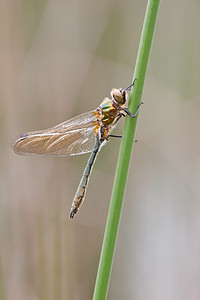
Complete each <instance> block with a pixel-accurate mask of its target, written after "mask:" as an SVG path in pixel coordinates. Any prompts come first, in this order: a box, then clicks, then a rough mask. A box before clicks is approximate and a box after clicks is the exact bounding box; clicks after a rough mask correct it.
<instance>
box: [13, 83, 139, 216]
mask: <svg viewBox="0 0 200 300" xmlns="http://www.w3.org/2000/svg"><path fill="white" fill-rule="evenodd" d="M135 80H136V79H135ZM135 80H134V81H133V83H132V84H131V85H129V86H128V87H127V88H125V89H122V88H119V89H116V88H113V89H112V90H111V92H110V94H111V99H109V98H107V97H106V98H105V99H104V100H103V102H102V103H101V104H100V105H99V107H98V108H97V109H95V110H92V111H90V112H86V113H83V114H80V115H78V116H76V117H74V118H72V119H70V120H68V121H66V122H64V123H61V124H59V125H56V126H54V127H52V128H48V129H45V130H39V131H32V132H27V133H22V134H20V135H19V136H18V137H17V138H16V139H15V140H14V142H13V144H12V147H13V150H14V152H15V153H17V154H20V155H42V154H45V155H56V156H67V155H68V156H72V155H79V154H84V153H89V152H90V153H91V155H90V157H89V159H88V162H87V165H86V168H85V170H84V172H83V175H82V178H81V181H80V184H79V186H78V189H77V191H76V194H75V196H74V199H73V202H72V207H71V211H70V218H71V219H73V218H74V216H75V215H76V214H77V212H78V211H79V209H80V207H81V205H82V203H83V201H84V199H85V195H86V189H87V186H88V182H89V178H90V174H91V171H92V168H93V165H94V162H95V160H96V157H97V154H98V153H99V151H100V150H101V148H102V146H104V145H105V144H106V143H107V142H108V141H109V137H121V136H116V135H111V131H112V130H113V128H114V127H115V125H116V124H117V122H118V121H119V120H120V119H121V117H125V116H126V115H128V116H130V117H131V118H135V117H136V116H137V115H138V112H139V107H140V105H141V104H142V102H141V103H140V104H139V106H138V108H137V110H136V112H135V114H134V115H133V114H132V113H131V112H129V111H128V109H127V107H125V103H126V102H127V100H128V91H129V90H131V87H132V86H133V85H134V83H135Z"/></svg>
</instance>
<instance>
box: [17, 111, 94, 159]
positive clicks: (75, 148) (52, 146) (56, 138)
mask: <svg viewBox="0 0 200 300" xmlns="http://www.w3.org/2000/svg"><path fill="white" fill-rule="evenodd" d="M95 121H96V116H95V111H91V112H87V113H84V114H81V115H79V116H77V117H75V118H72V119H70V120H68V121H66V122H64V123H61V124H59V125H57V126H54V127H52V128H49V129H46V130H40V131H33V132H28V133H22V134H21V135H20V136H18V137H17V138H16V140H15V141H14V142H13V144H12V147H13V149H14V151H15V152H16V153H17V154H21V155H34V154H50V155H76V154H82V153H87V152H91V151H92V150H93V148H94V145H95V139H96V136H95V131H94V126H95V125H94V124H95V123H94V122H95Z"/></svg>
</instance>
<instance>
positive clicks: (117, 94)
mask: <svg viewBox="0 0 200 300" xmlns="http://www.w3.org/2000/svg"><path fill="white" fill-rule="evenodd" d="M111 96H112V98H113V99H114V100H115V101H116V102H117V103H118V104H120V105H122V104H124V103H125V102H126V100H127V97H128V94H127V92H126V91H124V90H122V89H112V91H111Z"/></svg>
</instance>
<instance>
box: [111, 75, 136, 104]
mask: <svg viewBox="0 0 200 300" xmlns="http://www.w3.org/2000/svg"><path fill="white" fill-rule="evenodd" d="M135 81H136V78H135V79H134V80H133V83H131V85H129V86H128V87H127V88H126V89H112V91H111V97H112V99H113V100H114V101H115V103H116V104H117V105H124V104H125V103H126V101H127V100H128V93H127V91H128V90H130V89H131V87H132V86H133V85H134V83H135Z"/></svg>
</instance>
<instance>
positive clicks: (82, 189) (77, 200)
mask: <svg viewBox="0 0 200 300" xmlns="http://www.w3.org/2000/svg"><path fill="white" fill-rule="evenodd" d="M100 145H101V142H100V141H99V139H98V137H97V138H96V143H95V146H94V150H93V151H92V154H91V155H90V158H89V160H88V163H87V166H86V168H85V171H84V173H83V176H82V178H81V181H80V184H79V187H78V189H77V192H76V194H75V197H74V200H73V202H72V208H71V212H70V218H71V219H73V217H74V216H75V214H76V213H77V212H78V211H79V209H80V207H81V205H82V203H83V201H84V199H85V195H86V189H87V186H88V182H89V178H90V173H91V170H92V167H93V165H94V162H95V160H96V157H97V154H98V152H99V150H100Z"/></svg>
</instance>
